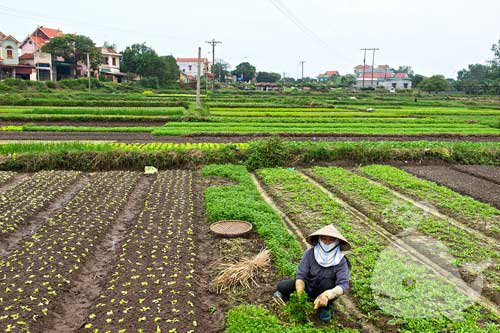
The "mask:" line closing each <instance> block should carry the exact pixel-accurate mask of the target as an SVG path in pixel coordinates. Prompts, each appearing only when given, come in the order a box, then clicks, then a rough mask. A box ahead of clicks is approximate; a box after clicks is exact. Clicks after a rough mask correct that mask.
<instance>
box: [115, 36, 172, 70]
mask: <svg viewBox="0 0 500 333" xmlns="http://www.w3.org/2000/svg"><path fill="white" fill-rule="evenodd" d="M120 65H121V71H122V72H127V73H136V74H139V75H141V76H143V77H163V76H164V75H165V73H162V68H163V66H162V65H163V63H162V61H161V59H160V57H159V56H158V54H156V52H155V50H153V49H152V48H150V47H148V46H146V44H144V43H143V44H133V45H131V46H127V47H126V48H125V50H124V51H123V52H122V60H121V62H120ZM159 71H160V72H159Z"/></svg>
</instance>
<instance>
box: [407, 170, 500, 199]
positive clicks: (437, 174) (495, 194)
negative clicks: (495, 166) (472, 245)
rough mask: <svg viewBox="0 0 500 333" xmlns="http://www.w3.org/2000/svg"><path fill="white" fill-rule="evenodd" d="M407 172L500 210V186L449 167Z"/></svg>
mask: <svg viewBox="0 0 500 333" xmlns="http://www.w3.org/2000/svg"><path fill="white" fill-rule="evenodd" d="M404 169H405V170H406V171H408V172H410V173H412V174H414V175H416V176H418V177H422V178H425V179H427V180H430V181H433V182H436V183H438V184H441V185H445V186H448V187H449V188H452V189H454V190H455V191H457V192H459V193H462V194H466V195H470V196H471V197H473V198H476V199H478V200H481V201H483V202H487V203H489V204H491V205H493V206H495V207H497V208H500V185H498V184H495V183H493V182H490V181H487V180H485V179H481V178H479V177H474V176H471V175H469V174H466V173H463V172H460V171H457V170H453V169H451V168H449V167H447V166H434V165H432V166H413V167H405V168H404Z"/></svg>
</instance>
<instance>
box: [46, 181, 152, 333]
mask: <svg viewBox="0 0 500 333" xmlns="http://www.w3.org/2000/svg"><path fill="white" fill-rule="evenodd" d="M151 183H152V178H149V177H145V176H142V178H141V179H140V180H139V183H138V184H137V185H136V188H135V189H134V192H132V194H131V195H130V197H129V198H128V201H127V203H126V205H125V207H124V208H123V209H122V211H121V213H120V215H119V216H118V217H117V219H116V221H115V222H114V223H113V226H112V228H111V230H110V232H109V233H108V234H107V235H106V238H105V239H104V241H103V242H102V243H101V244H99V245H98V246H97V247H96V251H95V252H94V254H93V256H92V257H90V258H89V260H88V261H87V262H86V263H85V264H84V265H83V266H82V269H81V271H80V273H79V275H78V276H77V277H76V279H75V280H73V284H72V286H71V288H70V289H69V290H67V291H66V292H65V293H64V296H63V298H62V300H61V301H60V302H59V303H58V306H57V307H56V308H55V309H54V311H53V312H51V313H50V314H49V317H47V318H46V319H45V323H43V324H42V326H43V327H46V328H47V331H48V332H56V333H57V332H61V333H63V332H74V331H75V330H77V329H78V328H79V327H80V326H81V325H82V323H83V322H84V320H85V316H86V315H87V312H88V309H89V307H90V306H91V305H92V303H93V302H94V301H95V299H96V297H97V296H99V293H100V292H101V290H102V288H103V285H104V280H103V278H104V277H105V276H107V275H108V273H109V271H110V270H111V269H112V268H113V266H114V264H113V263H114V261H116V259H117V255H118V250H119V249H120V245H121V243H122V241H123V239H124V238H125V237H126V234H127V231H128V228H129V227H130V225H131V224H132V223H134V221H135V220H136V219H137V216H138V214H139V212H140V211H141V210H142V208H143V205H144V200H145V199H146V192H147V190H148V189H149V187H150V185H151Z"/></svg>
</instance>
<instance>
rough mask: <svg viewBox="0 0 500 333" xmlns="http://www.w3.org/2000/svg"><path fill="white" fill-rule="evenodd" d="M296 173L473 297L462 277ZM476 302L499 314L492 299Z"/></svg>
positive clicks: (403, 250) (317, 184) (308, 177)
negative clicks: (458, 276)
mask: <svg viewBox="0 0 500 333" xmlns="http://www.w3.org/2000/svg"><path fill="white" fill-rule="evenodd" d="M298 173H299V174H300V175H301V176H302V177H303V178H304V179H306V180H308V181H310V182H311V183H312V184H314V185H315V186H316V187H317V188H318V189H320V190H321V191H322V192H323V193H325V194H326V195H328V196H329V197H330V198H331V199H332V200H334V201H336V202H337V203H339V204H340V205H342V206H343V207H344V208H345V209H346V210H348V211H349V212H350V213H351V214H352V215H353V216H354V217H355V218H356V219H357V220H358V221H359V222H360V223H362V224H363V225H365V226H366V227H367V228H369V229H370V230H372V231H374V232H375V233H377V234H378V235H379V236H380V237H382V238H383V239H385V240H386V241H387V242H388V243H390V244H392V245H394V246H395V247H397V248H398V249H399V250H400V251H402V252H404V253H407V254H408V255H410V256H411V257H412V258H413V259H415V260H416V261H418V262H420V263H421V264H422V265H424V266H426V267H427V268H429V269H430V270H431V271H432V272H434V273H435V274H437V275H440V276H442V277H444V278H445V279H448V280H449V281H451V282H453V283H454V285H455V286H457V287H458V288H459V289H460V290H461V291H462V292H464V293H465V294H466V295H468V296H470V297H475V294H476V292H475V291H474V290H473V289H472V288H471V287H470V286H469V285H467V284H466V283H465V282H464V281H463V280H462V279H457V277H456V276H455V275H453V274H452V273H450V272H449V271H448V270H446V269H445V268H443V267H441V266H439V265H437V264H436V263H434V261H433V259H432V258H429V257H427V256H426V255H425V254H423V253H421V252H419V251H418V250H416V249H415V248H414V247H413V246H412V245H411V244H407V243H406V242H404V241H402V240H401V239H400V238H399V237H397V236H395V235H393V234H392V233H390V232H389V231H387V230H386V229H384V228H383V227H382V226H380V225H379V224H377V222H376V221H373V220H372V219H370V218H369V217H368V216H366V215H365V214H364V213H363V212H361V211H359V210H358V209H356V208H355V207H353V206H352V205H351V204H350V203H349V202H347V201H345V200H343V199H341V198H339V197H338V196H336V195H334V194H333V193H332V192H331V191H330V190H328V189H327V188H326V187H324V186H323V185H322V184H321V183H319V182H318V181H317V180H316V179H315V178H313V177H312V176H311V175H310V174H307V173H303V172H300V171H298ZM478 303H480V304H481V305H483V306H484V307H485V308H487V309H488V310H490V311H491V312H492V313H495V314H496V315H500V311H499V309H498V306H497V305H496V304H494V303H493V302H492V301H490V300H489V299H487V298H486V297H484V296H480V297H479V300H478Z"/></svg>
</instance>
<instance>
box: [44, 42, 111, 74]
mask: <svg viewBox="0 0 500 333" xmlns="http://www.w3.org/2000/svg"><path fill="white" fill-rule="evenodd" d="M42 51H43V52H46V53H50V54H51V55H52V56H53V58H56V57H62V58H64V61H65V62H69V63H73V64H75V66H76V64H77V63H78V62H79V61H80V62H83V63H87V54H89V58H90V67H91V68H92V69H97V68H98V67H99V65H100V64H102V62H103V57H102V54H101V51H100V50H99V49H98V48H97V47H96V46H95V43H94V42H93V41H92V39H90V38H89V37H87V36H83V35H64V36H60V37H54V38H52V39H51V40H50V41H49V42H48V43H46V44H45V45H44V46H43V47H42Z"/></svg>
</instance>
